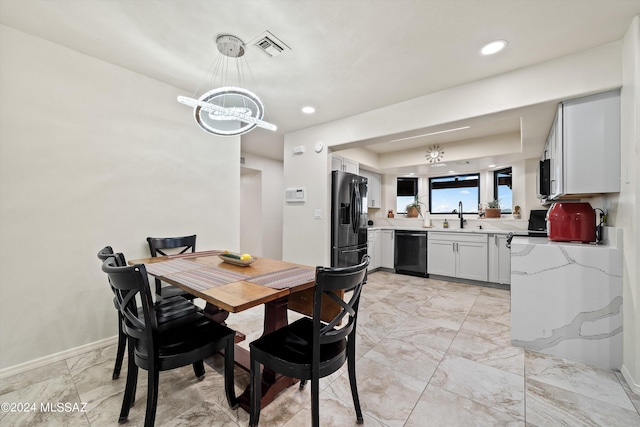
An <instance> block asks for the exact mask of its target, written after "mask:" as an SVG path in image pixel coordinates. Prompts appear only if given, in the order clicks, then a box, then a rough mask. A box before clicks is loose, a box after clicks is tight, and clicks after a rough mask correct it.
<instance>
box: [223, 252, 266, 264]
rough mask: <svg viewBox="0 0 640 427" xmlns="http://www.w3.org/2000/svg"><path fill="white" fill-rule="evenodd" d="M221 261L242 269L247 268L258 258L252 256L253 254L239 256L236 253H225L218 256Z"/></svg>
mask: <svg viewBox="0 0 640 427" xmlns="http://www.w3.org/2000/svg"><path fill="white" fill-rule="evenodd" d="M218 257H220V259H221V260H222V261H224V262H228V263H229V264H233V265H239V266H241V267H246V266H248V265H249V264H251V263H252V262H254V261H255V260H257V259H258V258H256V257H254V256H252V255H251V254H239V253H236V252H229V251H224V252H223V253H221V254H220V255H218Z"/></svg>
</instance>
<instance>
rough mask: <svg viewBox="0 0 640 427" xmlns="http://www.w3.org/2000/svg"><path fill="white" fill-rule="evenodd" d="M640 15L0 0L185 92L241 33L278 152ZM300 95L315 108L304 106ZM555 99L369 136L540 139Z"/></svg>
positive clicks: (269, 144) (565, 0)
mask: <svg viewBox="0 0 640 427" xmlns="http://www.w3.org/2000/svg"><path fill="white" fill-rule="evenodd" d="M639 14H640V0H606V1H605V0H580V1H577V0H554V1H540V0H511V1H504V0H442V1H441V0H332V1H319V0H297V1H292V0H253V1H248V0H236V1H231V0H227V1H215V0H167V1H150V0H138V1H116V0H84V1H77V0H56V1H52V0H0V23H2V24H4V25H7V26H10V27H13V28H15V29H18V30H21V31H24V32H27V33H30V34H33V35H35V36H38V37H41V38H44V39H47V40H50V41H52V42H54V43H58V44H61V45H64V46H67V47H69V48H71V49H74V50H76V51H78V52H81V53H83V54H86V55H90V56H93V57H95V58H98V59H101V60H104V61H107V62H110V63H113V64H116V65H119V66H122V67H124V68H127V69H130V70H132V71H135V72H137V73H140V74H143V75H145V76H148V77H151V78H153V79H156V80H159V81H162V82H166V83H168V84H170V85H172V86H175V87H177V88H179V89H182V90H183V91H184V93H182V95H187V96H190V95H192V94H193V93H194V91H196V89H197V88H198V86H199V85H200V84H201V83H202V82H203V78H204V76H205V74H206V72H207V70H208V68H209V66H210V65H211V63H212V61H213V58H214V56H215V55H216V54H217V51H216V46H215V38H216V37H217V36H218V35H220V34H232V35H235V36H237V37H239V38H241V39H242V40H244V41H245V43H247V45H248V47H247V50H246V55H245V57H246V59H247V61H248V64H249V66H250V67H251V74H252V75H253V77H252V78H251V79H248V81H247V86H248V88H249V89H251V90H253V91H254V92H255V93H257V94H258V95H259V96H260V98H261V99H262V101H263V103H264V104H265V107H266V116H265V119H266V120H267V121H269V122H271V123H275V124H276V125H277V126H278V131H277V132H275V133H274V132H270V131H266V130H263V129H257V130H254V131H252V132H250V133H248V134H246V135H244V136H243V137H242V146H243V151H246V152H250V153H254V154H257V155H262V156H265V157H269V158H274V159H282V157H283V135H284V134H285V133H288V132H292V131H296V130H300V129H304V128H307V127H310V126H314V125H318V124H322V123H326V122H330V121H333V120H337V119H341V118H344V117H349V116H352V115H355V114H359V113H363V112H366V111H369V110H373V109H376V108H380V107H384V106H387V105H391V104H395V103H398V102H402V101H406V100H408V99H412V98H416V97H418V96H422V95H426V94H430V93H434V92H437V91H441V90H444V89H447V88H450V87H453V86H457V85H460V84H464V83H468V82H472V81H475V80H479V79H482V78H486V77H489V76H493V75H497V74H501V73H505V72H508V71H511V70H515V69H519V68H522V67H527V66H530V65H532V64H535V63H539V62H543V61H548V60H551V59H554V58H557V57H561V56H565V55H568V54H571V53H574V52H578V51H582V50H585V49H589V48H592V47H596V46H601V45H603V44H607V43H610V42H613V41H616V40H620V39H622V37H623V35H624V33H625V31H626V30H627V28H628V26H629V24H630V23H631V19H632V18H633V17H634V16H635V15H639ZM265 30H267V31H269V32H271V33H272V34H273V35H275V36H276V37H277V38H279V39H280V40H281V41H282V42H284V43H285V44H286V45H287V46H288V47H289V48H290V49H291V50H289V51H285V52H284V53H282V54H280V55H279V56H276V57H273V58H271V57H269V56H268V55H267V54H265V53H264V52H262V51H261V50H260V49H259V48H257V47H255V46H253V45H249V44H250V42H251V41H252V40H254V39H256V38H257V37H258V36H259V35H260V34H262V33H263V32H264V31H265ZM496 39H505V40H508V42H509V45H508V46H507V48H506V49H505V50H504V51H503V52H501V53H499V54H497V55H494V56H490V57H486V56H481V55H480V54H479V49H480V48H481V47H482V46H483V45H484V44H486V43H487V42H490V41H493V40H496ZM205 89H210V88H205ZM199 94H200V93H198V95H199ZM168 102H176V101H175V100H173V99H172V100H168ZM305 105H312V106H314V107H315V108H316V113H315V114H313V115H306V114H303V113H302V112H301V108H302V107H303V106H305ZM553 108H554V106H553V105H547V106H539V107H537V108H535V109H533V110H531V111H521V112H517V114H516V113H514V114H511V117H484V118H480V119H478V120H477V121H476V125H474V126H472V128H470V129H467V130H461V131H456V132H450V133H443V134H438V135H432V136H429V137H424V138H413V139H408V140H404V141H401V142H396V143H394V144H393V148H391V145H390V144H389V143H388V141H381V140H379V141H370V142H369V143H370V144H372V145H370V146H369V147H368V148H369V149H371V150H373V151H375V152H377V153H385V152H388V151H389V150H398V148H399V147H402V149H409V148H412V147H415V146H426V145H428V144H432V143H441V144H447V143H450V142H452V141H459V140H461V139H473V138H479V137H483V136H487V135H492V134H496V133H505V132H511V131H514V130H519V117H522V116H523V115H529V116H531V117H533V120H534V121H535V120H537V121H538V122H539V123H540V126H541V130H540V135H544V134H546V132H547V131H548V129H549V127H550V124H551V118H552V117H553ZM185 114H191V112H190V111H189V110H188V109H187V108H186V107H185ZM194 126H195V124H194ZM447 126H448V127H449V128H450V126H451V124H448V125H447ZM437 130H442V129H441V128H440V129H438V128H434V129H431V130H422V131H423V133H429V132H433V131H437ZM406 136H409V135H399V136H396V137H390V138H389V139H394V138H398V137H406ZM533 139H536V138H533ZM474 167H475V165H474Z"/></svg>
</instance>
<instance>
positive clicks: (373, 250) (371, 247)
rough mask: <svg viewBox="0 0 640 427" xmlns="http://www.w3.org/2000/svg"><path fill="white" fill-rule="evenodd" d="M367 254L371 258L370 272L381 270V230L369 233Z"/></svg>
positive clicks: (369, 231)
mask: <svg viewBox="0 0 640 427" xmlns="http://www.w3.org/2000/svg"><path fill="white" fill-rule="evenodd" d="M367 254H368V255H369V256H370V257H371V261H370V262H369V270H374V269H376V268H380V230H368V231H367Z"/></svg>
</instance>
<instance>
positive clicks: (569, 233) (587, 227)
mask: <svg viewBox="0 0 640 427" xmlns="http://www.w3.org/2000/svg"><path fill="white" fill-rule="evenodd" d="M547 230H548V234H549V240H554V241H557V242H583V243H589V242H595V241H596V212H595V211H594V210H593V208H592V207H591V205H590V204H589V203H554V204H553V205H552V206H551V209H549V212H548V213H547Z"/></svg>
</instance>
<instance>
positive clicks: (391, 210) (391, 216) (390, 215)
mask: <svg viewBox="0 0 640 427" xmlns="http://www.w3.org/2000/svg"><path fill="white" fill-rule="evenodd" d="M393 217H394V215H393V209H389V212H387V218H393Z"/></svg>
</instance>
